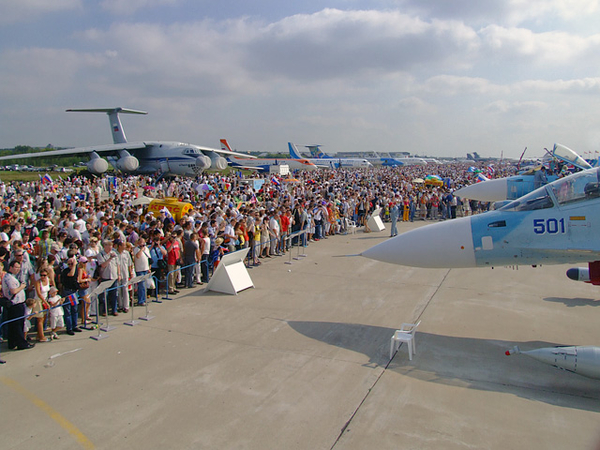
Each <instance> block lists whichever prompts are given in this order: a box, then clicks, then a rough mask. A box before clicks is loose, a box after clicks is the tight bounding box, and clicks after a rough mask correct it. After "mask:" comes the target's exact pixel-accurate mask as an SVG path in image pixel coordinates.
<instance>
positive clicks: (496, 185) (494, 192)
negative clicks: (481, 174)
mask: <svg viewBox="0 0 600 450" xmlns="http://www.w3.org/2000/svg"><path fill="white" fill-rule="evenodd" d="M454 195H456V196H457V197H460V198H468V199H471V200H479V201H480V202H498V201H500V200H506V198H507V196H508V181H507V179H506V178H497V179H495V180H488V181H482V182H481V183H476V184H472V185H470V186H466V187H464V188H460V189H458V190H456V191H454Z"/></svg>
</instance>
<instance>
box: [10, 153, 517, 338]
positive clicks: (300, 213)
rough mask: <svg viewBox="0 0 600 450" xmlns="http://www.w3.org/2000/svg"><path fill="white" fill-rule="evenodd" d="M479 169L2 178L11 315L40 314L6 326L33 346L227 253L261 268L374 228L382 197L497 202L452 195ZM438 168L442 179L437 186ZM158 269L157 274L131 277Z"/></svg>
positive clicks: (194, 277)
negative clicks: (299, 249) (350, 231)
mask: <svg viewBox="0 0 600 450" xmlns="http://www.w3.org/2000/svg"><path fill="white" fill-rule="evenodd" d="M471 169H472V163H471V164H466V163H451V164H440V165H438V164H434V165H427V166H408V167H401V168H400V167H399V168H391V167H379V168H370V169H354V170H350V169H337V170H320V171H317V172H299V173H296V174H294V175H293V178H281V177H275V176H271V175H263V176H262V178H261V179H260V180H259V181H260V183H258V184H257V182H256V178H255V176H249V175H245V176H244V175H242V174H241V173H234V172H231V173H230V174H229V175H228V176H223V175H222V174H219V173H211V174H203V175H202V176H201V177H199V178H198V179H172V180H166V179H159V180H155V179H153V178H152V177H148V176H116V177H115V176H111V177H108V176H105V177H102V178H95V177H93V178H87V177H84V176H76V175H74V176H71V177H69V178H67V179H65V180H62V179H61V180H51V179H50V177H44V179H41V180H40V181H35V182H18V183H17V182H15V183H0V210H1V212H0V215H1V223H0V279H1V280H2V295H3V297H4V300H3V305H4V308H3V313H2V320H3V321H7V320H11V319H14V318H18V317H22V316H26V315H28V314H32V315H31V316H30V317H29V318H28V319H27V320H25V319H23V320H17V321H13V322H11V323H9V324H7V326H3V327H1V328H0V331H1V334H2V336H3V338H4V339H7V340H8V348H9V349H26V348H31V347H32V346H33V345H34V342H33V341H32V340H28V339H27V337H26V336H27V331H28V330H29V333H30V334H31V335H32V337H33V335H34V336H35V337H33V339H36V340H37V341H38V342H48V341H50V340H53V339H59V338H60V337H61V336H64V334H67V335H74V334H75V333H78V332H81V326H80V324H82V323H83V324H87V323H90V321H91V320H92V319H93V317H92V316H94V315H109V314H110V315H115V316H116V315H118V314H119V313H120V312H125V313H126V312H128V311H129V309H130V308H132V307H133V306H135V305H144V304H145V303H146V302H147V301H148V298H149V296H150V295H152V296H154V295H158V293H159V290H167V289H168V293H169V294H177V293H178V292H179V289H186V288H192V287H194V286H196V285H199V284H202V283H206V282H208V280H209V277H210V274H211V271H212V270H213V268H214V267H215V265H217V264H218V261H219V258H220V256H221V255H222V254H223V253H225V252H232V251H235V250H239V249H242V248H246V247H250V250H249V253H248V259H247V260H246V263H247V264H248V265H254V266H258V265H260V264H261V263H262V262H263V261H265V260H266V259H267V258H272V257H276V256H279V255H283V254H284V253H285V252H286V251H288V250H289V248H290V246H292V245H297V244H300V245H305V246H306V245H310V243H312V242H318V241H319V240H321V239H327V238H328V237H329V236H333V235H336V234H340V233H345V232H346V231H347V228H348V226H349V225H356V226H357V227H361V226H364V231H369V229H368V226H366V224H367V220H368V217H369V215H370V214H372V212H373V211H374V210H375V209H376V208H377V207H380V208H381V211H382V212H381V216H382V218H383V219H384V220H388V218H389V215H390V211H397V210H399V211H400V215H401V216H402V220H406V221H412V220H418V219H421V220H445V219H451V218H454V217H456V216H457V215H459V216H460V215H468V214H475V213H477V212H479V211H480V210H482V209H485V208H486V205H480V204H478V203H477V202H470V203H466V202H465V203H463V202H461V201H460V199H457V198H456V197H455V196H453V194H452V191H453V189H454V188H457V187H460V186H462V185H465V184H470V183H471V182H473V179H474V176H475V175H476V174H474V173H473V171H472V170H471ZM481 169H482V170H487V171H490V170H493V171H494V176H497V177H498V176H506V175H511V174H513V173H514V168H513V167H512V166H510V165H502V164H498V165H496V166H494V167H493V169H491V168H490V167H485V166H483V165H482V166H481ZM431 174H435V175H437V176H439V178H440V179H441V180H443V181H442V183H443V184H442V183H438V184H437V185H436V184H426V183H425V182H424V181H423V179H424V178H425V177H426V176H427V175H431ZM261 183H262V184H261ZM144 197H156V198H161V197H174V198H177V199H178V200H180V201H183V202H189V203H191V204H192V205H193V208H192V209H191V210H190V211H189V212H188V213H187V214H185V215H184V216H183V217H182V218H181V219H180V220H179V221H178V222H176V221H175V220H174V219H173V217H172V216H171V215H170V213H169V212H168V210H166V209H163V210H162V211H160V212H159V213H157V215H156V216H155V215H154V214H150V213H148V212H147V209H146V204H145V203H146V202H145V201H144V200H145V198H144ZM299 231H304V233H301V234H300V235H298V234H297V232H299ZM179 269H181V270H179ZM149 272H151V273H152V274H153V275H154V277H155V279H157V280H159V282H158V284H157V283H156V282H154V281H150V280H149V281H145V282H141V283H138V284H137V285H135V286H131V285H130V284H129V283H128V281H129V280H131V279H132V278H133V277H134V276H136V275H144V274H147V273H149ZM108 280H110V281H111V283H110V284H111V286H112V287H113V289H109V291H108V292H107V294H106V299H104V298H103V297H102V296H101V298H100V300H101V301H99V302H98V309H97V310H96V302H92V301H91V298H90V292H91V290H93V289H94V288H95V287H96V286H97V284H98V283H101V282H103V281H108ZM104 300H106V301H104ZM105 304H106V308H105V307H104V305H105Z"/></svg>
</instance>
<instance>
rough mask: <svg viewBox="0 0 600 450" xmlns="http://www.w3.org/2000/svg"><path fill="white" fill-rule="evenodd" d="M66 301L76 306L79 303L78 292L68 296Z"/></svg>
mask: <svg viewBox="0 0 600 450" xmlns="http://www.w3.org/2000/svg"><path fill="white" fill-rule="evenodd" d="M65 302H69V303H70V304H71V306H76V305H77V293H74V294H71V295H68V296H66V297H65Z"/></svg>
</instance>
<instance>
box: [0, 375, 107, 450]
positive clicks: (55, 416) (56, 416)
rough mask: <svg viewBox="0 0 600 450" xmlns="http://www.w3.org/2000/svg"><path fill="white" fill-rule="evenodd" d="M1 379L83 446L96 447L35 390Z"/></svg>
mask: <svg viewBox="0 0 600 450" xmlns="http://www.w3.org/2000/svg"><path fill="white" fill-rule="evenodd" d="M0 381H2V383H3V384H4V385H5V386H7V387H9V388H11V389H13V390H14V391H16V392H18V393H19V394H21V395H22V396H23V397H25V398H27V399H28V400H29V401H30V402H31V403H33V404H34V405H35V406H37V407H38V408H39V409H41V410H42V411H44V412H45V413H46V414H48V416H50V418H51V419H52V420H54V421H55V422H56V423H58V424H59V425H60V426H61V427H62V428H63V429H64V430H66V431H67V432H68V433H69V434H70V435H71V436H73V437H74V438H75V439H76V440H77V441H78V442H79V443H80V444H81V446H82V447H83V448H86V449H94V448H96V447H95V446H94V444H93V443H92V442H91V441H90V440H89V439H88V438H87V437H86V436H85V435H84V434H83V433H82V432H81V431H79V429H78V428H77V427H76V426H75V425H73V424H72V423H71V422H70V421H69V420H67V418H65V417H64V416H63V415H62V414H61V413H59V412H58V411H56V410H55V409H54V408H52V406H50V405H49V404H48V403H46V402H45V401H43V400H42V399H41V398H39V397H38V396H36V395H35V394H34V393H33V392H30V391H28V390H27V389H25V388H24V387H23V386H21V385H20V384H19V383H17V382H16V381H15V380H12V379H10V378H8V377H0Z"/></svg>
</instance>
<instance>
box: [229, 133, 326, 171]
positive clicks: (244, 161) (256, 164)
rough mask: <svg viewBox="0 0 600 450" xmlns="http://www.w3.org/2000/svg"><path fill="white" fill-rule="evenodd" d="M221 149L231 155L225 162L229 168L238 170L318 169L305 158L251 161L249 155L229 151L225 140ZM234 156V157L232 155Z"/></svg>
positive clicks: (256, 159) (258, 159)
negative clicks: (272, 168)
mask: <svg viewBox="0 0 600 450" xmlns="http://www.w3.org/2000/svg"><path fill="white" fill-rule="evenodd" d="M221 149H222V150H223V151H226V152H229V153H232V155H231V156H230V157H229V158H227V161H228V162H229V164H230V165H231V167H237V168H240V169H248V170H258V171H260V172H269V171H270V168H271V167H272V166H277V165H282V164H284V165H287V166H289V168H290V170H317V169H318V167H317V166H316V165H314V164H313V163H312V162H311V161H309V160H308V159H306V158H254V157H252V158H254V159H251V158H250V157H249V155H241V156H235V155H240V154H239V153H236V152H234V151H233V150H231V146H230V145H229V143H228V142H227V140H226V139H221ZM233 154H235V155H233Z"/></svg>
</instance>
